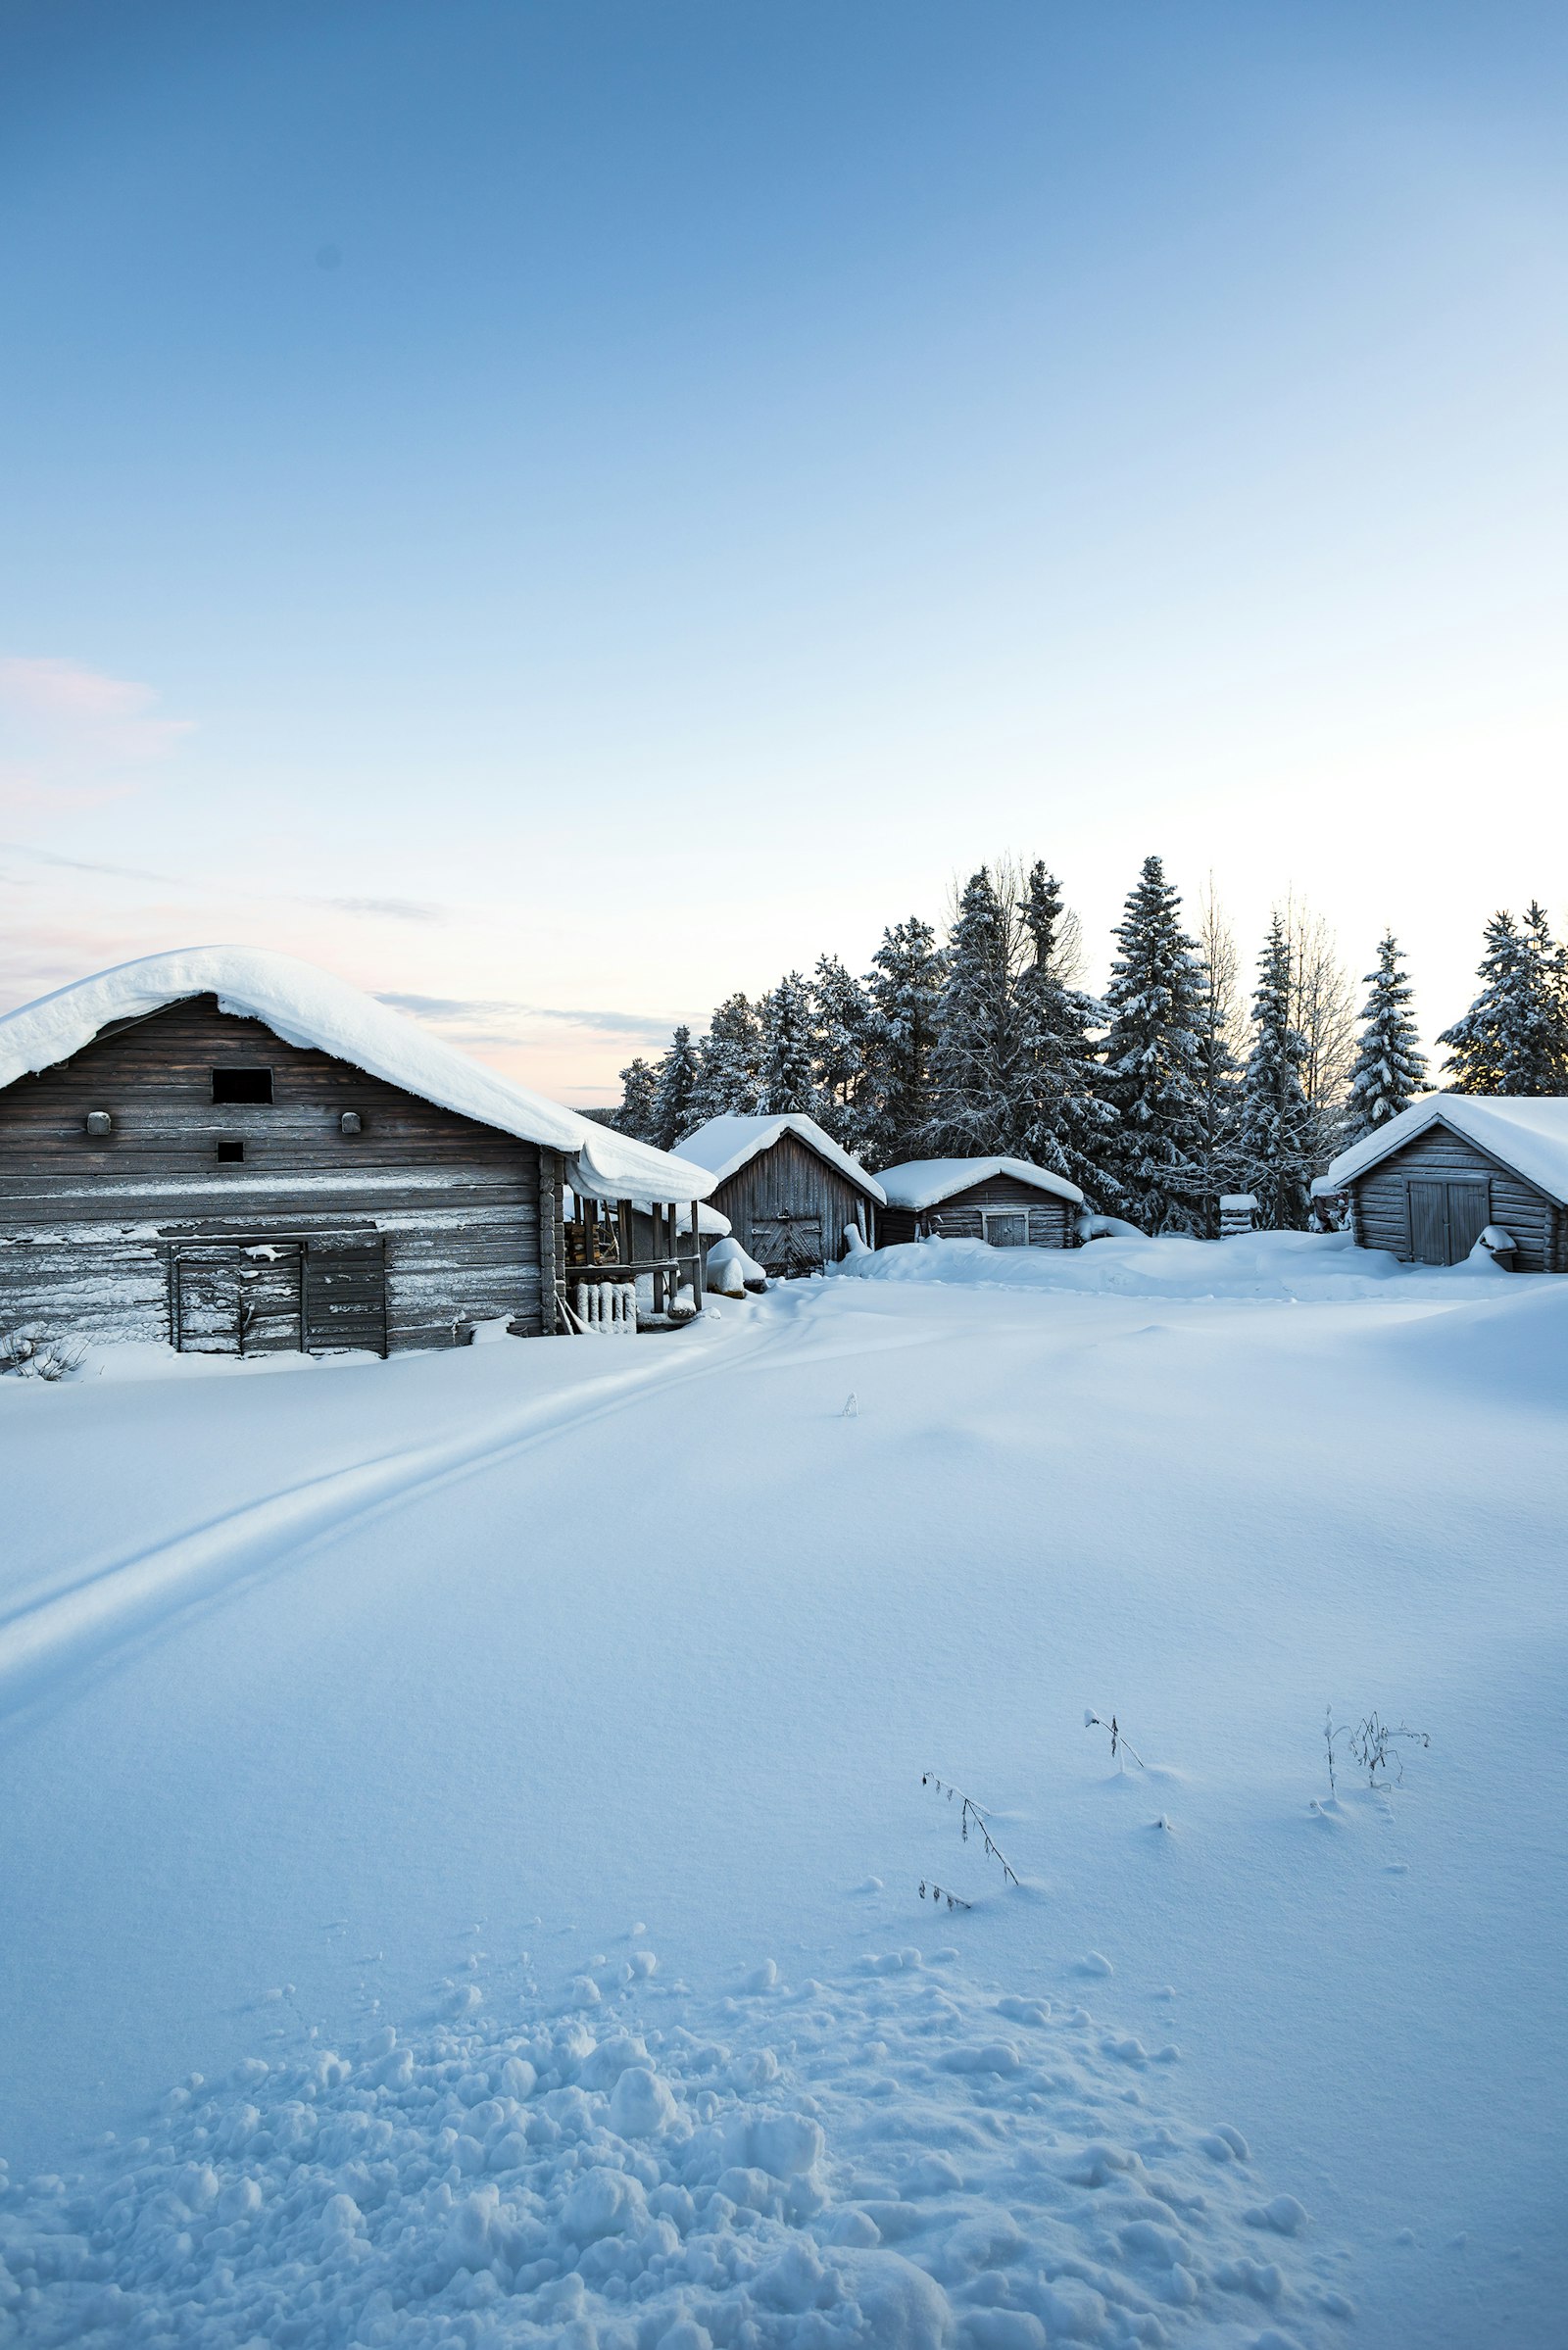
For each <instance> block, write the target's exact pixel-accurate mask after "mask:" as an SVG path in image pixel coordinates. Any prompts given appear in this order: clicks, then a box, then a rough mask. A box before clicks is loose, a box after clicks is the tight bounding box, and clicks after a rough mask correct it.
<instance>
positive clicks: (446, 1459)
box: [0, 1326, 787, 1713]
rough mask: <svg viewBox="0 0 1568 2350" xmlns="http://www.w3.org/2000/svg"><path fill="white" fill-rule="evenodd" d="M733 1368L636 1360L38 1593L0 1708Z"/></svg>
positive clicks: (13, 1638) (711, 1360)
mask: <svg viewBox="0 0 1568 2350" xmlns="http://www.w3.org/2000/svg"><path fill="white" fill-rule="evenodd" d="M786 1327H787V1326H786ZM784 1335H785V1333H784V1332H783V1331H775V1330H767V1331H764V1332H762V1333H761V1334H760V1335H759V1336H758V1337H756V1338H755V1339H753V1342H752V1349H751V1350H753V1351H755V1350H756V1348H757V1346H764V1347H765V1346H767V1345H768V1344H769V1343H772V1344H775V1345H776V1344H777V1343H778V1341H779V1340H780V1339H781V1338H782V1337H783V1336H784ZM751 1336H752V1334H750V1333H749V1334H748V1337H751ZM587 1343H589V1344H591V1343H592V1342H587ZM734 1361H735V1354H734V1351H733V1350H731V1351H729V1352H727V1353H723V1354H713V1353H710V1354H706V1355H704V1356H702V1357H700V1358H699V1359H698V1360H696V1361H693V1360H692V1359H690V1358H689V1357H686V1358H677V1359H668V1358H666V1359H663V1360H660V1361H656V1362H653V1363H644V1362H642V1361H639V1362H638V1363H636V1364H635V1365H634V1366H632V1367H631V1368H629V1369H627V1370H625V1371H622V1372H618V1373H613V1374H611V1375H610V1376H609V1377H607V1378H604V1379H596V1380H593V1381H590V1382H589V1383H587V1384H586V1385H584V1386H576V1387H573V1388H571V1389H570V1390H569V1391H568V1392H567V1393H566V1394H564V1395H551V1396H549V1397H546V1398H543V1399H540V1400H535V1401H533V1402H531V1403H529V1404H528V1405H527V1406H526V1407H525V1408H524V1409H523V1410H522V1411H520V1412H517V1413H514V1414H512V1415H510V1416H509V1417H508V1418H506V1419H505V1420H503V1421H500V1422H497V1423H492V1424H491V1425H490V1426H488V1427H487V1428H485V1429H484V1430H483V1431H482V1432H481V1433H479V1434H477V1435H471V1436H465V1437H461V1438H457V1439H454V1440H452V1441H450V1442H448V1443H445V1444H431V1445H428V1446H425V1447H422V1448H420V1449H418V1450H415V1451H401V1452H396V1453H390V1454H387V1455H385V1456H383V1457H380V1458H377V1459H373V1460H369V1461H362V1462H357V1463H356V1464H355V1465H354V1466H353V1467H352V1468H347V1469H337V1470H333V1471H332V1472H330V1473H329V1474H328V1475H326V1476H324V1477H313V1478H310V1479H308V1480H307V1481H306V1482H305V1483H303V1484H301V1485H297V1486H290V1487H287V1488H286V1489H285V1490H284V1491H283V1492H281V1493H271V1494H269V1495H267V1496H266V1497H265V1498H263V1499H261V1500H258V1501H252V1502H247V1503H246V1504H245V1505H244V1506H243V1507H242V1508H239V1509H235V1510H231V1511H226V1512H225V1513H224V1514H223V1515H222V1516H221V1517H219V1518H215V1519H212V1520H210V1521H209V1522H208V1523H207V1524H205V1525H202V1526H198V1527H195V1528H192V1529H190V1530H189V1531H188V1532H186V1533H184V1534H180V1535H177V1536H174V1537H173V1538H172V1539H171V1540H169V1541H166V1542H157V1543H155V1544H153V1545H152V1546H151V1547H150V1548H148V1549H145V1550H140V1551H136V1552H133V1553H131V1555H130V1556H128V1557H122V1558H116V1559H112V1560H109V1561H108V1562H106V1563H104V1564H102V1565H99V1566H96V1567H94V1568H91V1569H90V1570H89V1571H88V1572H87V1573H86V1574H85V1575H84V1576H82V1577H80V1578H79V1579H78V1580H77V1581H76V1582H75V1583H73V1584H72V1585H70V1586H69V1587H68V1588H67V1589H65V1590H64V1591H50V1592H48V1593H46V1594H45V1595H43V1596H41V1597H39V1598H37V1599H35V1600H32V1601H31V1602H29V1603H26V1604H24V1605H23V1606H21V1607H18V1608H16V1609H14V1610H13V1611H12V1612H11V1613H10V1614H9V1615H8V1616H5V1617H4V1618H0V1709H3V1711H4V1712H6V1713H10V1712H14V1711H15V1710H17V1709H18V1708H19V1707H20V1706H22V1705H24V1704H25V1703H26V1701H27V1700H28V1698H29V1697H31V1696H32V1695H34V1694H35V1693H36V1692H37V1691H38V1689H39V1688H40V1686H41V1685H45V1684H53V1683H55V1682H57V1681H58V1680H59V1678H60V1677H61V1676H62V1674H65V1673H68V1672H70V1671H71V1670H72V1668H73V1667H75V1666H79V1665H84V1664H86V1663H88V1662H90V1661H93V1660H94V1659H97V1658H101V1657H102V1656H103V1655H104V1653H105V1652H106V1651H108V1650H111V1649H113V1648H115V1647H117V1646H118V1645H120V1644H121V1643H122V1642H123V1641H124V1640H129V1639H131V1638H133V1637H140V1636H142V1635H145V1634H146V1633H148V1632H150V1631H153V1630H155V1629H157V1628H158V1627H159V1626H161V1625H163V1624H166V1623H168V1622H169V1621H171V1620H172V1619H173V1618H175V1617H177V1616H179V1615H181V1614H183V1613H184V1612H185V1611H186V1610H187V1609H189V1608H192V1607H195V1606H197V1605H199V1604H200V1603H201V1602H203V1601H204V1600H207V1599H210V1598H211V1597H212V1596H213V1595H214V1594H215V1593H217V1592H220V1591H224V1590H232V1589H237V1588H239V1587H240V1586H241V1585H243V1584H244V1583H247V1582H249V1581H250V1580H251V1579H252V1578H253V1577H254V1576H255V1575H257V1574H260V1573H263V1572H265V1571H267V1570H268V1569H269V1568H271V1567H275V1566H278V1565H281V1564H283V1563H285V1562H292V1561H293V1560H295V1559H297V1558H299V1557H300V1556H302V1555H303V1554H304V1553H305V1552H306V1551H307V1550H308V1549H309V1547H310V1546H311V1544H312V1543H314V1542H319V1541H321V1540H323V1539H324V1538H326V1537H328V1536H330V1535H333V1534H335V1533H338V1532H340V1531H341V1530H342V1529H343V1528H345V1527H347V1526H349V1525H350V1524H352V1523H355V1522H357V1521H360V1520H363V1519H365V1518H368V1517H370V1516H372V1515H374V1514H375V1513H376V1512H377V1511H379V1510H383V1509H390V1508H396V1507H397V1506H398V1505H399V1504H401V1503H402V1502H405V1501H410V1500H413V1499H415V1498H417V1496H419V1495H422V1494H425V1493H430V1492H431V1491H433V1490H435V1489H436V1488H438V1487H440V1486H441V1485H443V1484H445V1483H447V1482H449V1481H455V1480H457V1479H459V1478H462V1477H466V1476H468V1475H471V1474H473V1473H475V1472H476V1471H480V1470H483V1469H485V1468H488V1467H490V1466H492V1465H494V1464H496V1463H498V1462H501V1461H505V1460H510V1459H511V1458H513V1457H514V1456H515V1454H516V1453H518V1452H521V1451H524V1450H526V1449H527V1448H528V1447H529V1446H530V1445H533V1444H540V1443H542V1442H544V1441H545V1440H546V1439H547V1438H549V1437H551V1436H553V1435H556V1434H558V1433H559V1432H561V1431H563V1430H565V1429H568V1428H576V1427H581V1426H586V1425H587V1424H588V1423H590V1422H591V1421H594V1420H598V1419H603V1418H605V1417H606V1416H607V1415H609V1414H611V1413H613V1412H616V1411H620V1410H622V1409H624V1408H625V1406H626V1405H627V1404H629V1403H631V1402H633V1401H634V1400H635V1399H636V1398H637V1397H638V1396H640V1395H644V1394H646V1393H647V1392H648V1391H649V1389H650V1388H652V1387H653V1386H655V1385H656V1384H657V1385H660V1386H662V1387H668V1386H670V1385H681V1384H684V1383H686V1382H688V1381H690V1380H693V1379H702V1378H706V1377H711V1375H712V1374H713V1373H714V1372H715V1371H717V1370H719V1369H720V1368H723V1369H728V1368H730V1367H731V1366H732V1365H733V1363H734Z"/></svg>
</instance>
